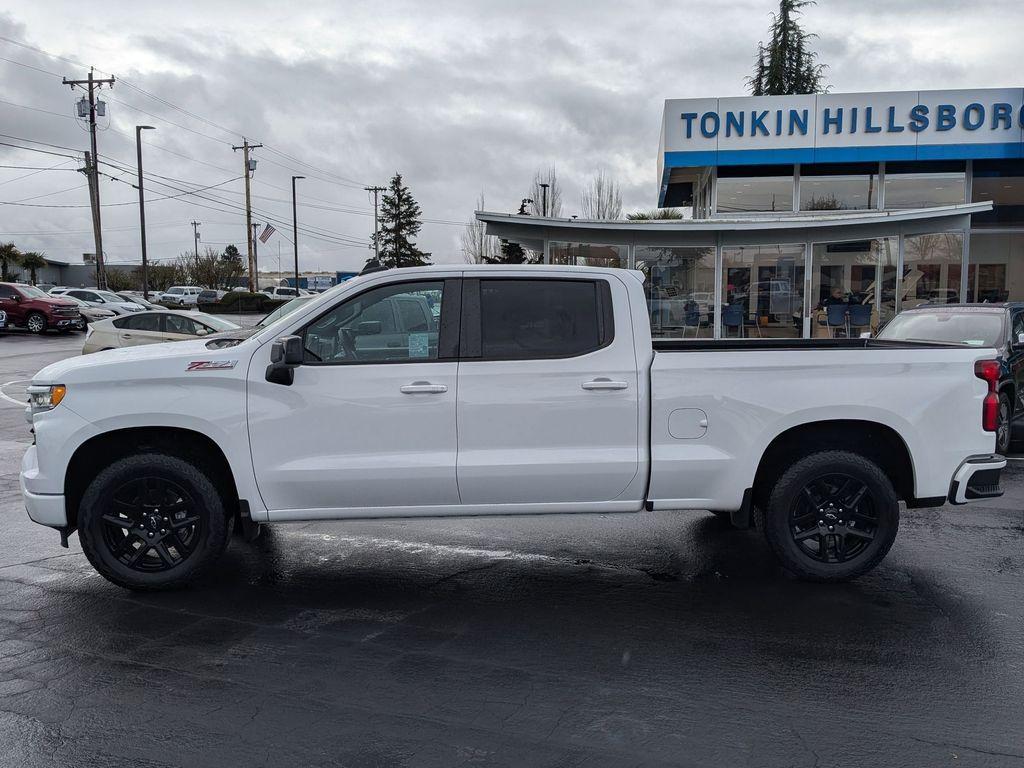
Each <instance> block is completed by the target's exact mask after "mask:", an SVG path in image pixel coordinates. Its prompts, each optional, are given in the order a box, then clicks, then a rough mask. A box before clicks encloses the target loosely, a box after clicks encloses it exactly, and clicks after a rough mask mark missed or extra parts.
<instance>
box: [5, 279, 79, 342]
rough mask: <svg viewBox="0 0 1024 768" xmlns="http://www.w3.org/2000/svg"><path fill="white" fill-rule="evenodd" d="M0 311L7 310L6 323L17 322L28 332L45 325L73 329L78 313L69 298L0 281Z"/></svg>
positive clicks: (76, 306) (33, 331)
mask: <svg viewBox="0 0 1024 768" xmlns="http://www.w3.org/2000/svg"><path fill="white" fill-rule="evenodd" d="M0 311H3V312H6V313H7V326H8V327H9V326H12V325H20V326H22V327H24V328H28V330H30V331H32V333H42V332H43V331H45V330H46V329H47V328H56V329H57V330H59V331H70V330H73V329H74V328H75V327H76V326H77V325H78V323H79V318H80V316H81V313H80V312H79V311H78V305H77V304H75V303H74V302H73V301H70V300H68V299H62V298H60V297H59V296H50V295H49V294H46V293H43V292H42V291H41V290H39V289H38V288H36V287H35V286H34V285H23V284H21V283H0Z"/></svg>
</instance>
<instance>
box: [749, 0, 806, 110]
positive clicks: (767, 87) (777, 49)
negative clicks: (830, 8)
mask: <svg viewBox="0 0 1024 768" xmlns="http://www.w3.org/2000/svg"><path fill="white" fill-rule="evenodd" d="M808 5H814V0H779V12H778V13H773V14H772V26H771V30H770V31H771V39H770V40H769V41H768V44H767V45H765V44H764V42H763V41H762V42H759V43H758V44H757V62H756V63H755V65H754V73H753V74H752V75H751V76H750V77H748V78H747V86H748V87H749V88H750V92H751V94H752V95H754V96H766V95H771V96H782V95H791V94H800V93H819V92H820V91H822V89H823V84H824V79H825V77H824V71H825V65H824V64H819V63H818V61H817V59H818V54H817V53H815V52H814V51H812V50H810V49H809V48H808V45H807V43H808V41H809V40H810V39H811V38H813V37H816V35H813V34H810V33H807V32H804V31H803V29H802V28H801V26H800V22H799V17H800V15H801V14H802V13H803V9H804V8H805V7H806V6H808Z"/></svg>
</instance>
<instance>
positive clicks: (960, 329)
mask: <svg viewBox="0 0 1024 768" xmlns="http://www.w3.org/2000/svg"><path fill="white" fill-rule="evenodd" d="M878 338H880V339H890V340H895V341H944V342H954V343H957V344H970V345H972V346H976V347H999V346H1002V339H1003V315H1002V313H1001V312H956V311H936V312H907V313H904V314H900V315H896V317H894V318H893V319H892V321H891V322H890V323H889V324H888V325H887V326H885V328H883V329H882V331H881V333H879V334H878Z"/></svg>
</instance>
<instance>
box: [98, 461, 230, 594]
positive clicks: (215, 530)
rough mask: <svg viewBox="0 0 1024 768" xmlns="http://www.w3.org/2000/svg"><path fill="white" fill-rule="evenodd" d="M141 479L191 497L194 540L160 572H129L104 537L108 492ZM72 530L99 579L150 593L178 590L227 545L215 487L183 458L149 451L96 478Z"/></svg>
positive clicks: (225, 522)
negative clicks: (183, 554) (197, 523)
mask: <svg viewBox="0 0 1024 768" xmlns="http://www.w3.org/2000/svg"><path fill="white" fill-rule="evenodd" d="M142 477H155V478H157V479H159V480H165V481H169V482H171V483H174V484H176V485H177V486H179V487H181V488H182V489H183V490H185V491H186V492H187V493H188V495H189V496H190V497H191V502H192V504H191V506H190V507H189V509H190V510H191V512H190V514H194V515H196V516H198V517H199V518H200V519H201V526H200V527H199V530H198V533H197V534H196V535H197V537H198V538H199V540H198V541H197V542H196V544H195V546H194V547H193V548H192V550H191V551H190V554H189V555H188V556H187V557H186V558H184V559H183V560H182V561H181V562H179V563H177V564H175V565H174V566H172V567H170V568H168V569H167V570H163V571H156V572H141V571H138V570H134V569H133V568H131V567H129V566H128V565H126V564H124V563H123V562H121V560H119V559H118V557H117V556H116V555H115V554H114V552H112V551H111V549H110V547H109V545H108V543H107V541H106V539H105V538H104V526H105V525H107V523H105V522H104V520H103V515H104V514H105V513H107V512H108V511H109V510H110V509H111V508H112V507H113V495H114V492H115V491H116V490H117V489H119V488H120V487H122V486H123V485H124V484H126V483H129V482H130V481H133V480H137V479H138V478H142ZM78 531H79V539H80V541H81V544H82V550H83V551H84V552H85V556H86V557H87V558H88V559H89V562H90V563H92V566H93V567H94V568H95V569H96V570H97V571H98V572H99V573H100V575H102V576H103V577H104V578H106V579H107V580H108V581H111V582H113V583H114V584H117V585H118V586H120V587H125V588H127V589H133V590H141V591H152V590H163V589H174V588H177V587H181V586H184V585H185V584H187V583H188V582H190V581H192V580H194V579H196V578H197V577H199V576H201V575H202V574H203V573H204V572H206V571H207V570H209V568H210V567H211V566H212V565H213V564H214V563H215V562H216V561H217V559H218V558H219V557H220V556H221V554H222V553H223V552H224V549H225V547H226V546H227V542H228V538H229V534H230V532H231V519H230V515H227V514H226V513H225V510H224V501H223V499H222V496H221V494H220V492H219V491H218V489H217V486H216V485H215V483H214V482H213V481H212V480H211V479H210V478H209V477H208V476H207V475H206V474H205V473H204V472H202V471H201V470H200V469H198V468H197V467H196V466H195V465H193V464H192V463H190V462H189V461H187V460H186V459H183V458H180V457H178V456H172V455H168V454H163V453H155V452H154V453H142V454H138V455H134V456H128V457H126V458H122V459H118V460H117V461H115V462H114V463H113V464H111V465H110V466H108V467H107V468H106V469H104V470H102V471H101V472H99V474H97V475H96V477H95V479H94V480H93V481H92V482H91V483H90V484H89V486H88V488H86V490H85V493H84V494H83V495H82V501H81V504H80V506H79V509H78ZM172 546H173V544H172Z"/></svg>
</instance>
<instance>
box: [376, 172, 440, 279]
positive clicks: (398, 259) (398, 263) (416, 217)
mask: <svg viewBox="0 0 1024 768" xmlns="http://www.w3.org/2000/svg"><path fill="white" fill-rule="evenodd" d="M420 213H421V211H420V204H419V203H417V202H416V201H415V200H414V199H413V197H412V195H411V194H410V193H409V188H408V187H406V186H405V185H404V184H402V174H400V173H396V174H395V175H394V176H393V177H392V178H391V182H390V183H389V184H388V189H387V191H386V192H385V193H384V196H383V198H382V201H381V207H380V231H379V232H378V233H377V243H378V245H379V247H380V264H381V266H382V267H384V268H385V269H391V268H394V267H421V266H423V265H424V264H429V263H430V254H429V253H424V252H423V251H421V250H420V249H419V248H417V247H416V242H415V238H416V235H418V234H419V231H420V228H421V227H422V224H420Z"/></svg>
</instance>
